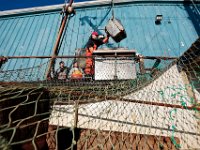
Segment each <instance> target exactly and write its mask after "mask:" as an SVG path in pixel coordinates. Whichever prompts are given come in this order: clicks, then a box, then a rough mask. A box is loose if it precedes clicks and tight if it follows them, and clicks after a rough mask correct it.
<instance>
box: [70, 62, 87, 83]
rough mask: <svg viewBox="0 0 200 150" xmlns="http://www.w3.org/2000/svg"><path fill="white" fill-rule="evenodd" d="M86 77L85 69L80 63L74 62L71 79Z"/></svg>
mask: <svg viewBox="0 0 200 150" xmlns="http://www.w3.org/2000/svg"><path fill="white" fill-rule="evenodd" d="M83 77H84V72H83V70H82V69H81V68H80V67H79V66H78V63H77V62H75V63H74V64H73V68H72V69H71V70H70V71H69V78H70V79H82V78H83Z"/></svg>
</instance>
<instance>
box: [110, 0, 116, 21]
mask: <svg viewBox="0 0 200 150" xmlns="http://www.w3.org/2000/svg"><path fill="white" fill-rule="evenodd" d="M111 4H112V6H111V9H112V19H114V18H115V13H114V0H112V1H111Z"/></svg>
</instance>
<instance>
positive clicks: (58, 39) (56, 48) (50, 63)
mask: <svg viewBox="0 0 200 150" xmlns="http://www.w3.org/2000/svg"><path fill="white" fill-rule="evenodd" d="M72 3H73V0H70V2H69V4H68V6H67V7H66V10H67V8H68V7H70V6H71V5H72ZM68 15H69V13H68V12H67V11H66V12H65V16H64V18H63V19H62V23H61V27H60V30H59V33H58V37H57V39H56V43H55V45H54V48H53V54H52V57H51V60H50V62H49V66H48V69H47V73H46V77H48V75H49V73H50V72H51V68H52V66H53V65H54V63H55V56H57V55H58V47H59V44H60V39H61V37H62V34H63V31H64V28H65V25H66V22H67V17H68Z"/></svg>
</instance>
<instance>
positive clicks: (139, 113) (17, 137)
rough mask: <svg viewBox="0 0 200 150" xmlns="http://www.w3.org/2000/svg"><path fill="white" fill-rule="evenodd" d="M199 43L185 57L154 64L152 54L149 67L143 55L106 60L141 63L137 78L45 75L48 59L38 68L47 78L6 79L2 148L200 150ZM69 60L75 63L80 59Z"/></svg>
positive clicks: (1, 89) (0, 100)
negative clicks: (140, 57) (142, 61)
mask: <svg viewBox="0 0 200 150" xmlns="http://www.w3.org/2000/svg"><path fill="white" fill-rule="evenodd" d="M199 48H200V39H198V40H197V41H196V42H194V43H193V44H192V46H191V47H190V48H189V49H188V50H187V51H186V52H185V53H184V54H183V55H182V56H181V57H179V58H178V59H177V60H174V61H171V60H161V63H160V64H159V65H155V64H154V63H153V64H154V65H153V66H154V67H153V68H150V66H148V65H146V64H149V61H146V60H145V61H144V64H145V66H147V67H146V71H145V72H142V73H141V70H140V66H139V65H138V63H137V61H138V60H135V58H134V61H135V63H133V62H129V61H131V60H132V59H128V60H127V59H123V60H122V61H121V62H120V60H121V59H119V60H117V61H114V62H113V60H112V61H108V59H106V60H101V61H100V60H98V61H99V62H100V66H101V64H102V63H103V64H104V63H105V64H106V65H108V64H109V63H111V65H115V64H117V65H119V66H120V68H121V69H122V68H125V67H126V65H127V64H129V65H133V64H134V65H135V70H136V72H137V73H136V74H135V77H134V78H133V79H127V80H125V79H112V80H110V79H109V80H95V79H94V78H84V79H78V80H71V79H67V80H57V79H55V78H53V77H52V78H51V79H48V80H43V79H44V76H45V70H44V69H43V70H42V69H41V68H42V66H43V65H42V66H37V67H35V69H37V70H38V72H40V71H41V74H40V75H39V76H43V78H42V77H41V79H38V78H35V79H36V80H35V79H34V78H30V80H28V81H29V82H27V80H22V79H23V78H21V79H19V80H18V82H9V83H8V82H1V86H0V148H1V149H59V150H60V149H61V150H62V149H120V150H121V149H138V150H142V149H144V150H148V149H149V150H152V149H153V150H171V149H199V148H200V129H199V127H200V126H199V118H200V114H199V110H200V109H199V99H200V94H199V92H200V66H199V64H200V62H199V57H200V55H199ZM62 60H64V62H66V65H67V66H68V67H70V65H71V64H72V62H73V60H72V59H62ZM124 60H125V61H124ZM59 61H60V60H57V62H59ZM153 62H155V60H154V61H153ZM45 67H46V66H45ZM55 68H57V66H56V67H55ZM32 69H34V68H32ZM27 70H30V69H29V68H28V69H27ZM27 70H26V69H24V72H27ZM20 71H22V70H15V71H12V72H10V73H7V72H6V74H12V75H13V76H15V75H14V74H19V73H18V72H20ZM106 72H108V71H105V72H103V73H105V74H106ZM4 73H5V72H4V71H2V72H1V73H0V74H1V81H3V78H4V76H5V74H4ZM123 73H124V76H125V75H126V73H127V72H123ZM123 73H122V74H123ZM105 74H104V76H106V75H105ZM28 76H31V74H29V75H28ZM37 76H38V75H37ZM15 77H16V78H15V79H17V77H18V76H15ZM10 79H11V78H9V80H10ZM31 80H32V82H30V81H31ZM11 81H12V80H11ZM13 81H15V80H13ZM19 81H20V82H19Z"/></svg>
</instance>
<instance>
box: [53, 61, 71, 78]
mask: <svg viewBox="0 0 200 150" xmlns="http://www.w3.org/2000/svg"><path fill="white" fill-rule="evenodd" d="M59 65H60V67H59V68H58V69H57V70H56V72H55V78H56V79H58V80H66V79H67V75H68V72H69V69H68V67H65V63H64V62H63V61H60V62H59Z"/></svg>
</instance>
